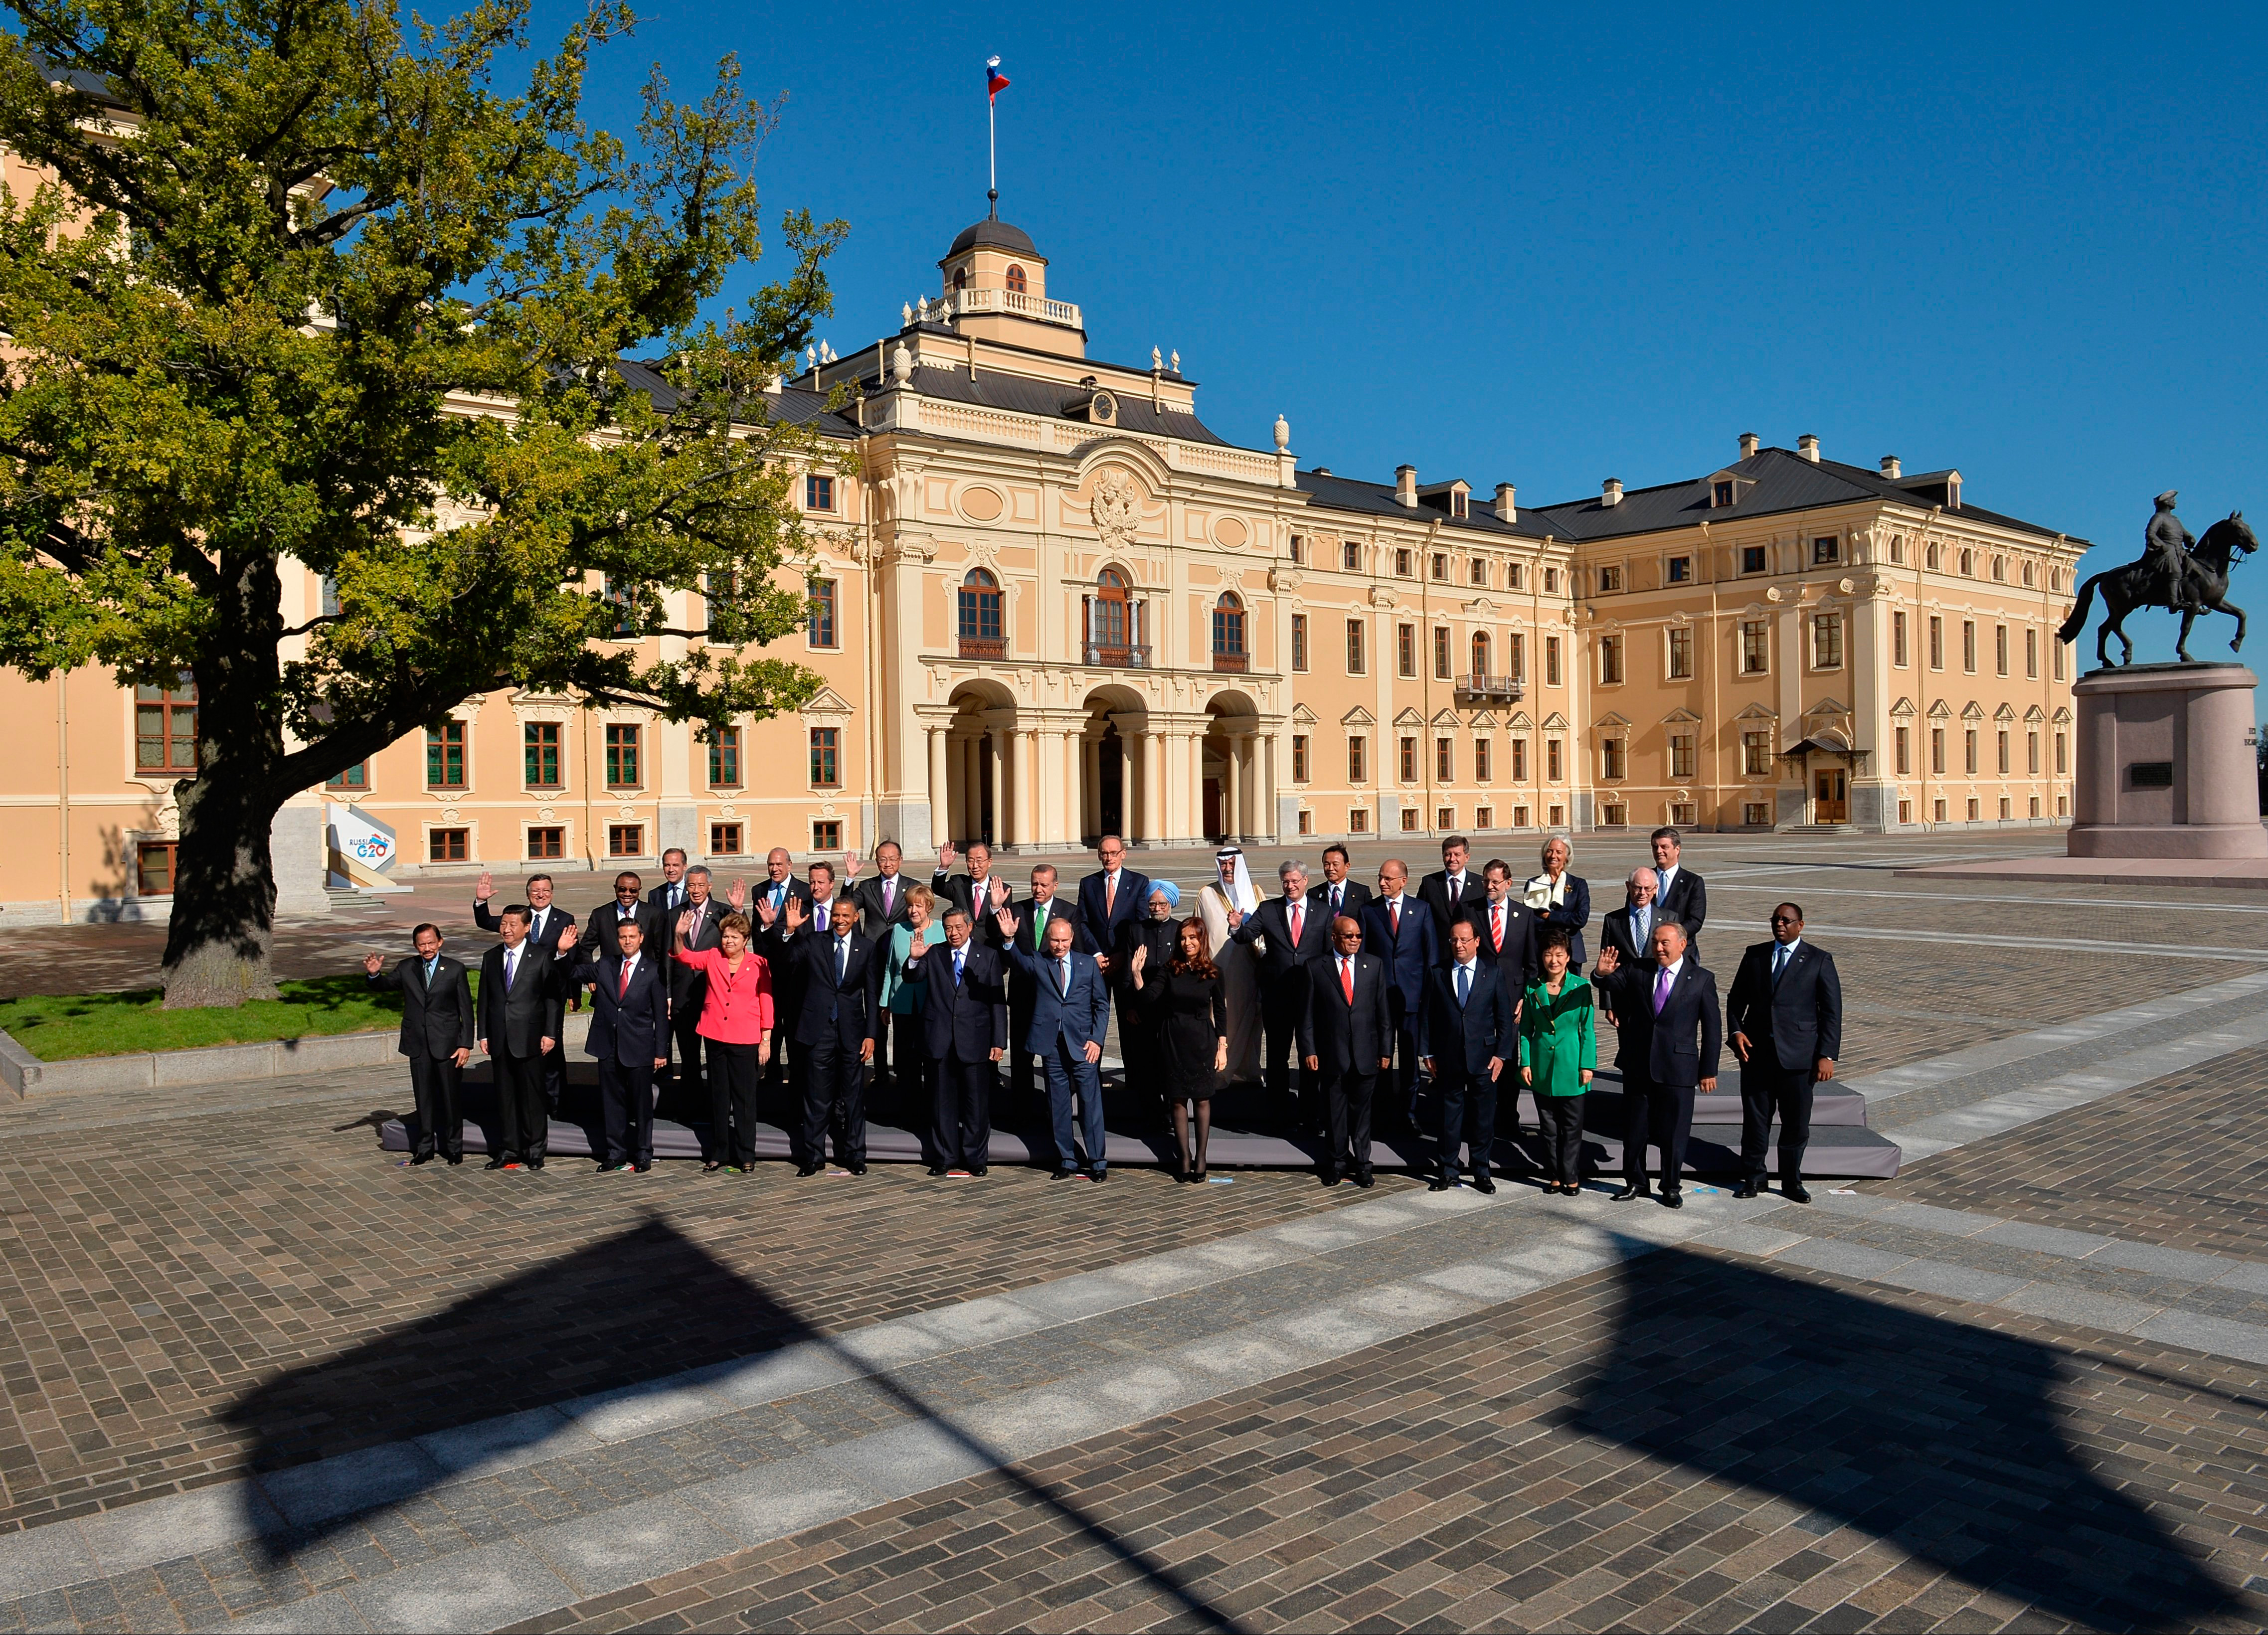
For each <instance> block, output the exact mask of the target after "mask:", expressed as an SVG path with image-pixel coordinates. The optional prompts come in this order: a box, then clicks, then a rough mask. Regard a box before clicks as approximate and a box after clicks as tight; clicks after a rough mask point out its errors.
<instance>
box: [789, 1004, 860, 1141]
mask: <svg viewBox="0 0 2268 1635" xmlns="http://www.w3.org/2000/svg"><path fill="white" fill-rule="evenodd" d="M796 1058H797V1059H796V1064H797V1068H798V1070H799V1072H801V1073H802V1075H803V1152H802V1153H801V1155H800V1156H801V1159H802V1161H803V1162H805V1163H806V1164H818V1163H823V1162H824V1161H826V1158H827V1132H828V1130H829V1129H830V1128H832V1129H833V1130H834V1131H835V1161H836V1163H838V1164H840V1165H842V1166H843V1167H844V1168H846V1169H847V1168H850V1167H852V1166H853V1165H863V1164H865V1161H866V1063H865V1058H864V1057H862V1056H861V1055H860V1053H859V1049H858V1042H855V1041H853V1042H849V1043H846V1042H843V1040H842V1039H841V1038H840V1037H838V1036H836V1035H832V1034H829V1035H827V1036H826V1037H824V1038H821V1039H820V1040H819V1041H817V1042H815V1043H812V1044H799V1048H798V1049H797V1050H796Z"/></svg>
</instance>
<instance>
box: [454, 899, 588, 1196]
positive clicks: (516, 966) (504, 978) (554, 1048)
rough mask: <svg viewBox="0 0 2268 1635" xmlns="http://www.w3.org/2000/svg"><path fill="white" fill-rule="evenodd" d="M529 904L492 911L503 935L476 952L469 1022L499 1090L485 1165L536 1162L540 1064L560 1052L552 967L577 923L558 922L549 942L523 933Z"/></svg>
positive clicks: (539, 1157) (543, 1112) (546, 1129)
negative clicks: (495, 1130) (495, 1132)
mask: <svg viewBox="0 0 2268 1635" xmlns="http://www.w3.org/2000/svg"><path fill="white" fill-rule="evenodd" d="M527 924H528V911H527V908H526V906H525V905H523V904H519V903H514V904H513V905H512V907H511V908H508V909H506V910H504V912H503V913H502V914H501V915H499V916H497V930H498V931H499V932H502V933H503V936H504V940H503V941H502V942H501V943H498V944H497V946H495V947H493V948H490V950H489V951H488V952H487V953H486V954H482V956H481V993H480V1002H479V1008H478V1011H477V1013H476V1017H475V1024H474V1025H475V1027H476V1028H477V1030H478V1032H479V1043H480V1048H481V1050H482V1054H483V1055H485V1056H486V1057H488V1058H489V1071H490V1074H491V1075H492V1076H493V1078H494V1080H495V1084H496V1093H497V1123H498V1125H499V1126H500V1127H501V1128H500V1130H499V1136H500V1139H499V1141H498V1143H497V1151H494V1152H491V1153H490V1154H489V1161H488V1165H487V1167H488V1168H490V1169H521V1168H527V1169H541V1168H542V1167H543V1153H544V1148H545V1147H546V1145H548V1144H549V1141H550V1138H551V1109H550V1105H549V1101H547V1100H546V1099H545V1096H544V1094H543V1064H544V1061H545V1059H546V1058H547V1057H553V1056H556V1055H558V1054H559V1025H560V1015H561V1011H560V1000H561V998H562V997H563V994H564V993H565V991H566V986H567V984H566V983H563V982H561V981H559V980H558V979H557V973H556V972H555V971H554V970H553V969H552V965H553V962H554V960H555V958H556V957H557V955H559V954H571V953H572V952H573V951H574V947H575V942H576V936H575V927H574V924H573V923H572V922H569V923H568V924H564V925H562V926H561V927H560V928H559V931H558V934H557V936H556V939H555V940H554V943H553V946H552V947H550V948H539V947H537V946H535V944H534V941H533V940H532V939H530V938H529V937H528V934H527Z"/></svg>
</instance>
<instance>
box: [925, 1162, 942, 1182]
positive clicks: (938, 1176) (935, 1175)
mask: <svg viewBox="0 0 2268 1635" xmlns="http://www.w3.org/2000/svg"><path fill="white" fill-rule="evenodd" d="M929 1173H930V1175H931V1177H932V1179H933V1180H938V1181H942V1180H944V1179H945V1166H944V1165H942V1164H932V1165H931V1166H930V1167H929Z"/></svg>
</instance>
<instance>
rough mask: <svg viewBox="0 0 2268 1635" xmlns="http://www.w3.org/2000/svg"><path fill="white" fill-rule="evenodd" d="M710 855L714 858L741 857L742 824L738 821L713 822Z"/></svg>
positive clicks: (710, 835)
mask: <svg viewBox="0 0 2268 1635" xmlns="http://www.w3.org/2000/svg"><path fill="white" fill-rule="evenodd" d="M709 855H710V856H711V857H712V858H737V857H739V856H740V825H739V824H738V823H711V825H710V826H709Z"/></svg>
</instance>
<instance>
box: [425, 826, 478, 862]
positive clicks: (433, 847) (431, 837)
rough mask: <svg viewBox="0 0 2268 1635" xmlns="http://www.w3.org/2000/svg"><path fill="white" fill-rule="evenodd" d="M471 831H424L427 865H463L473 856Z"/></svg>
mask: <svg viewBox="0 0 2268 1635" xmlns="http://www.w3.org/2000/svg"><path fill="white" fill-rule="evenodd" d="M472 841H473V831H472V830H470V829H427V830H426V831H425V860H426V861H427V862H428V863H464V862H468V861H469V860H470V859H471V858H472V855H473V845H472Z"/></svg>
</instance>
